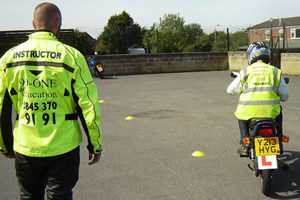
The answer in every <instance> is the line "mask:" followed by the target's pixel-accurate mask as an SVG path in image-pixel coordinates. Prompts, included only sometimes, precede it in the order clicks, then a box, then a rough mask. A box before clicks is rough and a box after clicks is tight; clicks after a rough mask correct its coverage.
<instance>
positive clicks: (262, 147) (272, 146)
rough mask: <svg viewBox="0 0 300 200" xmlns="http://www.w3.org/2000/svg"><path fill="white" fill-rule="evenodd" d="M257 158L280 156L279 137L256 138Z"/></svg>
mask: <svg viewBox="0 0 300 200" xmlns="http://www.w3.org/2000/svg"><path fill="white" fill-rule="evenodd" d="M255 153H256V156H266V155H280V147H279V139H278V137H265V138H263V137H262V138H255Z"/></svg>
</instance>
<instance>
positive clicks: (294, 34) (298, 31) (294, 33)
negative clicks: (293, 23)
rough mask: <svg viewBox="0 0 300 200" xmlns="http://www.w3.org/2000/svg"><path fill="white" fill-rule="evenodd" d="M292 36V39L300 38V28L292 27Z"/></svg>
mask: <svg viewBox="0 0 300 200" xmlns="http://www.w3.org/2000/svg"><path fill="white" fill-rule="evenodd" d="M291 38H292V39H300V29H297V28H292V29H291Z"/></svg>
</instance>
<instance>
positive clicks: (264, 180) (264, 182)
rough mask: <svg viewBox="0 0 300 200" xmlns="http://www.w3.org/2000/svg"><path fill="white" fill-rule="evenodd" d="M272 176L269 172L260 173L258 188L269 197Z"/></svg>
mask: <svg viewBox="0 0 300 200" xmlns="http://www.w3.org/2000/svg"><path fill="white" fill-rule="evenodd" d="M271 184H272V175H271V170H268V169H266V170H262V171H261V173H260V186H261V191H262V193H263V194H264V195H266V196H269V195H270V192H271Z"/></svg>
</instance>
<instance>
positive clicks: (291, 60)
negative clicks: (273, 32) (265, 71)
mask: <svg viewBox="0 0 300 200" xmlns="http://www.w3.org/2000/svg"><path fill="white" fill-rule="evenodd" d="M281 70H282V73H283V74H289V75H300V53H282V54H281Z"/></svg>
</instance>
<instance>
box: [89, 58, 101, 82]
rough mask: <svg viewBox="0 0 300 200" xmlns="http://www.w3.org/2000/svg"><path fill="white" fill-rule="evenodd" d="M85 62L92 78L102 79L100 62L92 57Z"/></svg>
mask: <svg viewBox="0 0 300 200" xmlns="http://www.w3.org/2000/svg"><path fill="white" fill-rule="evenodd" d="M86 60H87V63H88V65H89V68H90V72H91V74H92V76H93V77H95V78H96V77H99V78H101V79H103V71H104V69H103V66H102V64H101V62H99V61H95V60H94V59H93V58H92V57H87V58H86Z"/></svg>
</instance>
